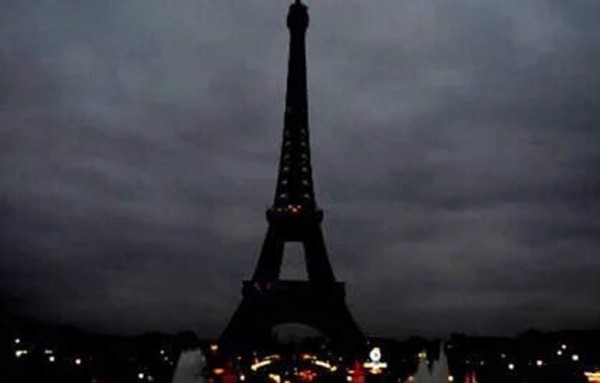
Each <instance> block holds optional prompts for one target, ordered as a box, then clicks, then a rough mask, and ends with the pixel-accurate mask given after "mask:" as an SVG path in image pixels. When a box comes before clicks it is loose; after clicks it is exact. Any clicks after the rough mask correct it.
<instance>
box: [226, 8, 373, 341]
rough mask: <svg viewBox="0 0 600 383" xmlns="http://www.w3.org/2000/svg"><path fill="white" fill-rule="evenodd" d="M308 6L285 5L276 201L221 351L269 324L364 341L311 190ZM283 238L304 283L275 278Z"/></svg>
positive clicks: (262, 337) (263, 337)
mask: <svg viewBox="0 0 600 383" xmlns="http://www.w3.org/2000/svg"><path fill="white" fill-rule="evenodd" d="M308 22H309V18H308V11H307V7H306V6H305V5H304V4H302V2H301V1H300V0H296V1H295V2H294V3H293V4H291V5H290V8H289V13H288V16H287V26H288V29H289V31H290V46H289V62H288V78H287V93H286V102H285V118H284V129H283V144H282V147H281V157H280V160H279V174H278V179H277V187H276V192H275V200H274V203H273V205H272V206H271V208H269V209H268V210H267V213H266V216H267V221H268V223H269V228H268V230H267V235H266V238H265V240H264V243H263V246H262V250H261V253H260V258H259V260H258V264H257V266H256V269H255V271H254V275H253V276H252V279H251V280H249V281H244V282H243V287H242V294H243V300H242V302H241V304H240V305H239V307H238V308H237V310H236V311H235V313H234V314H233V317H232V318H231V320H230V322H229V324H228V325H227V327H226V328H225V330H224V332H223V333H222V335H221V337H220V339H219V345H220V346H221V348H222V349H224V350H231V351H248V350H251V349H253V348H256V347H260V346H261V345H264V344H266V343H267V342H268V341H269V339H270V338H271V331H272V329H273V327H275V326H277V325H279V324H284V323H302V324H305V325H308V326H310V327H313V328H316V329H317V330H319V331H320V332H322V333H323V334H324V335H326V336H327V337H328V338H329V340H330V341H331V344H332V346H333V347H337V348H339V349H341V350H344V351H346V352H349V353H351V352H353V350H359V349H362V347H363V344H364V338H363V335H362V333H361V331H360V330H359V328H358V326H357V325H356V323H355V322H354V320H353V318H352V316H351V314H350V312H349V310H348V308H347V306H346V303H345V286H344V283H343V282H338V281H336V279H335V276H334V274H333V269H332V268H331V264H330V263H329V259H328V257H327V250H326V248H325V242H324V240H323V233H322V231H321V221H322V220H323V211H322V210H320V209H319V208H318V207H317V204H316V202H315V193H314V190H313V180H312V169H311V162H310V147H309V136H308V96H307V86H306V49H305V36H306V30H307V28H308ZM286 242H301V243H302V244H303V246H304V253H305V261H306V269H307V274H308V280H307V281H290V280H280V279H279V273H280V270H281V263H282V259H283V253H284V247H285V243H286Z"/></svg>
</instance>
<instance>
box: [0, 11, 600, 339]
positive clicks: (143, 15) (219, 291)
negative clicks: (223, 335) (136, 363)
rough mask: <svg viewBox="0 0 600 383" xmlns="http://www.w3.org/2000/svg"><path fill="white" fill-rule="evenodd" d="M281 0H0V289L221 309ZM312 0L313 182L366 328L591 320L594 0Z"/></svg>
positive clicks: (282, 39)
mask: <svg viewBox="0 0 600 383" xmlns="http://www.w3.org/2000/svg"><path fill="white" fill-rule="evenodd" d="M288 4H289V2H288V1H267V0H243V1H233V0H219V1H208V0H168V1H167V0H118V1H117V0H114V1H113V0H110V1H92V0H73V1H69V0H63V1H59V0H54V1H52V0H28V1H18V0H14V1H12V0H0V5H1V9H2V12H0V214H1V221H0V251H1V256H0V298H1V302H2V307H3V308H4V309H5V310H9V311H10V312H11V313H14V314H24V315H29V316H33V317H35V318H39V319H42V320H47V321H57V322H63V323H72V324H77V325H80V326H84V327H85V328H89V329H94V330H100V331H111V332H121V333H136V332H141V331H146V330H164V331H176V330H181V329H194V330H197V331H198V332H199V333H200V334H201V335H217V334H218V333H219V332H220V331H221V330H222V328H223V327H224V325H225V323H226V321H227V320H228V319H229V316H230V314H231V313H232V311H233V310H234V308H235V307H236V305H237V304H238V302H239V301H240V298H241V293H240V287H241V280H242V279H244V278H248V277H250V276H251V273H252V271H253V269H254V266H255V262H256V260H257V255H258V252H259V250H260V246H261V243H262V240H263V237H264V234H265V231H266V221H265V218H264V211H265V209H266V207H267V206H268V205H269V204H270V203H271V201H272V196H273V193H274V188H275V176H276V167H277V155H278V152H279V144H280V140H281V132H282V122H283V103H284V101H283V99H284V87H285V76H286V69H287V68H286V64H287V54H288V52H287V43H288V32H287V30H286V28H285V22H284V19H285V15H286V13H287V7H288ZM309 6H310V13H311V26H310V29H309V31H308V66H309V68H308V69H309V93H310V96H309V97H310V105H311V106H310V107H311V117H310V121H311V133H312V136H311V145H312V149H313V165H314V171H315V174H314V176H315V181H316V189H317V190H316V192H317V199H318V201H319V203H320V205H321V206H322V207H323V208H324V210H325V213H326V216H325V221H324V231H325V236H326V240H327V244H328V248H329V252H330V259H331V261H332V264H333V266H334V269H335V271H336V274H337V276H338V278H339V279H341V280H344V281H346V282H347V285H348V290H349V291H348V304H349V306H350V308H351V310H352V311H353V313H354V314H355V317H356V319H357V321H358V322H359V323H360V325H361V326H362V327H363V329H364V330H365V331H366V332H367V333H377V334H389V335H400V336H403V335H408V334H412V333H420V334H447V333H449V332H450V331H467V332H472V333H494V334H513V333H516V332H518V331H521V330H524V329H527V328H530V327H538V328H541V329H545V330H551V329H560V328H586V327H593V326H597V324H598V323H600V306H599V305H598V298H600V278H598V275H599V273H600V254H599V252H600V235H599V233H600V218H599V217H600V177H599V171H600V150H599V149H600V129H599V123H600V70H599V68H600V23H599V22H598V20H600V2H598V1H597V0H573V1H564V0H505V1H485V0H453V1H442V0H403V1H399V0H387V1H386V0H380V1H362V0H323V1H311V2H309ZM289 255H290V257H288V263H286V264H285V265H284V268H285V275H286V276H288V277H297V276H302V275H303V274H302V273H303V270H302V259H301V258H300V252H299V251H298V248H292V249H291V251H290V253H289Z"/></svg>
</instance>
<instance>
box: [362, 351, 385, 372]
mask: <svg viewBox="0 0 600 383" xmlns="http://www.w3.org/2000/svg"><path fill="white" fill-rule="evenodd" d="M369 359H370V360H369V361H368V362H365V363H363V367H365V368H368V369H370V372H371V374H379V373H381V370H382V369H384V368H387V363H386V362H382V361H381V349H380V348H379V347H373V349H372V350H371V352H369Z"/></svg>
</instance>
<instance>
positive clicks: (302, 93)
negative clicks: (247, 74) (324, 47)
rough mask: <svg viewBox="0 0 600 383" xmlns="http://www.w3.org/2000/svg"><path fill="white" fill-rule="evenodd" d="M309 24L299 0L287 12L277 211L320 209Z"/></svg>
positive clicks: (305, 10)
mask: <svg viewBox="0 0 600 383" xmlns="http://www.w3.org/2000/svg"><path fill="white" fill-rule="evenodd" d="M308 24H309V17H308V10H307V7H306V5H304V4H302V2H301V1H300V0H296V1H295V2H294V3H293V4H292V5H290V9H289V13H288V16H287V26H288V29H289V31H290V46H289V61H288V77H287V90H286V98H285V117H284V129H283V142H282V147H281V157H280V160H279V174H278V178H277V188H276V191H275V201H274V204H273V210H275V211H277V212H290V213H297V212H299V211H303V212H306V213H309V212H314V211H316V203H315V194H314V189H313V180H312V168H311V162H310V146H309V135H308V96H307V86H306V48H305V46H306V38H305V37H306V30H307V29H308Z"/></svg>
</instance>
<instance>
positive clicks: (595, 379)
mask: <svg viewBox="0 0 600 383" xmlns="http://www.w3.org/2000/svg"><path fill="white" fill-rule="evenodd" d="M583 374H584V375H585V377H586V378H587V380H588V383H600V372H584V373H583Z"/></svg>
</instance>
